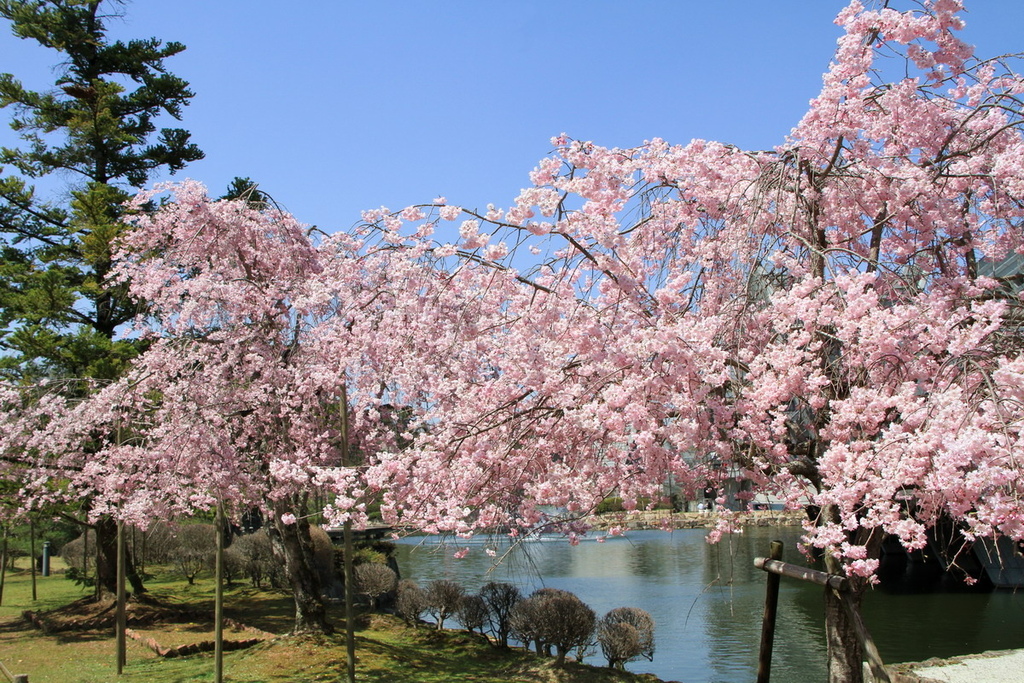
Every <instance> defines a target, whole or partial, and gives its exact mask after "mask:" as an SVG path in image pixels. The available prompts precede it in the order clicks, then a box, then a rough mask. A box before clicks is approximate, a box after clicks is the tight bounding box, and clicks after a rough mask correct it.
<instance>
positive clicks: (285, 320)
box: [0, 0, 1024, 577]
mask: <svg viewBox="0 0 1024 683" xmlns="http://www.w3.org/2000/svg"><path fill="white" fill-rule="evenodd" d="M960 9H961V7H960V3H958V2H955V1H954V0H935V1H934V2H924V3H923V4H922V6H921V7H920V8H918V9H917V10H915V11H908V12H897V11H895V10H892V9H883V10H879V11H869V10H866V9H865V8H863V7H862V6H861V5H860V4H859V3H858V2H856V1H855V2H853V3H851V5H850V6H849V7H848V8H847V9H846V10H844V11H843V12H842V13H841V14H840V16H839V19H838V23H839V24H840V25H842V26H843V27H844V29H845V31H846V34H845V35H844V37H843V38H842V39H840V43H839V48H838V50H837V53H836V57H835V59H834V61H833V63H832V65H831V66H830V69H829V71H828V73H826V74H825V76H824V79H823V87H822V91H821V93H820V95H819V96H818V97H817V98H816V99H815V100H814V101H813V102H812V103H811V105H810V109H809V111H808V112H807V114H806V115H805V116H804V117H803V119H802V120H801V121H800V122H799V123H798V125H797V126H796V127H795V128H794V129H793V130H792V131H791V132H790V134H789V136H788V138H787V139H786V140H785V141H784V142H783V143H782V144H780V145H779V147H778V148H776V149H774V150H770V151H747V150H742V149H738V148H736V147H733V146H730V145H725V144H722V143H717V142H711V141H704V140H694V141H692V142H690V143H689V144H687V145H670V144H668V143H667V142H665V141H663V140H660V139H652V140H650V141H648V142H646V143H645V144H643V145H641V146H639V147H636V148H632V149H617V148H605V147H601V146H599V145H596V144H593V143H591V142H585V141H578V140H573V139H571V138H570V137H568V136H566V135H562V136H559V137H558V138H556V139H555V140H554V143H555V145H556V151H555V153H554V154H553V155H552V156H550V157H549V158H547V159H544V160H542V161H541V162H540V164H539V165H538V166H537V168H536V169H535V170H534V171H533V173H532V174H531V181H532V185H531V186H530V187H528V188H527V189H525V190H522V191H521V192H520V193H519V194H518V196H516V198H515V199H514V200H513V202H512V203H511V204H510V205H509V206H507V207H496V206H493V205H492V206H489V207H488V208H487V210H486V211H485V212H475V211H472V210H469V209H466V208H462V207H459V206H456V205H453V204H449V203H448V202H447V200H446V199H445V198H443V197H439V198H437V199H436V200H435V201H434V202H432V203H429V204H422V205H415V206H410V207H407V208H405V209H402V210H399V211H392V210H389V209H387V208H383V207H382V208H380V209H376V210H373V211H368V212H366V213H364V221H365V224H364V225H362V226H361V227H360V228H359V229H357V230H355V231H353V232H349V233H339V234H337V235H333V236H331V237H328V238H325V239H323V240H322V241H320V242H319V243H317V242H314V241H312V240H311V239H310V238H309V237H308V235H306V233H305V232H304V231H303V229H302V226H300V225H299V224H298V223H297V222H296V221H295V220H294V219H293V218H292V217H290V216H288V215H285V214H281V213H279V212H275V211H268V210H259V209H254V208H251V207H249V206H247V205H246V204H245V203H244V202H227V201H212V200H210V199H209V198H207V197H206V193H205V190H204V189H203V188H202V187H201V186H199V185H197V184H194V183H183V184H179V185H174V186H166V187H162V188H158V189H157V190H156V191H155V192H158V193H159V192H169V193H171V201H169V202H167V203H166V204H165V205H164V206H163V207H162V208H161V209H160V210H158V211H156V212H155V213H152V214H147V213H139V214H138V215H136V216H135V217H134V218H133V219H132V224H133V230H132V231H131V232H130V234H129V235H128V237H127V238H126V240H125V242H124V244H123V245H122V253H121V255H120V267H119V273H120V277H122V278H123V279H124V281H125V282H127V283H129V285H130V287H131V289H132V292H133V293H134V294H135V295H136V296H138V297H139V298H140V299H143V300H145V301H147V302H148V309H147V311H146V315H145V316H144V317H142V318H140V326H141V327H140V329H142V330H143V331H144V332H145V334H147V335H150V337H151V339H152V343H151V346H150V347H149V350H148V351H147V352H146V353H145V354H144V355H143V356H142V357H141V359H140V360H139V362H138V363H137V365H136V367H135V368H134V369H133V371H132V372H131V373H129V374H128V375H127V376H126V377H125V378H123V379H122V380H121V381H119V382H117V383H116V384H113V385H111V386H108V387H103V388H102V389H100V390H98V391H97V392H96V393H95V394H93V395H92V396H90V397H88V399H87V400H80V401H77V402H73V401H70V400H63V399H58V398H56V397H55V396H56V394H52V393H45V392H44V394H42V396H41V397H36V398H34V399H28V398H25V395H24V392H21V391H17V390H15V389H13V388H10V387H4V388H3V393H0V401H2V402H3V403H4V406H5V411H4V416H5V417H4V420H5V426H9V427H10V429H7V430H5V431H6V433H5V434H3V436H0V439H3V441H2V442H0V446H2V449H0V450H3V451H4V452H12V453H13V452H17V453H20V454H21V455H22V458H23V460H22V463H23V465H22V467H21V469H20V470H19V476H20V477H22V480H23V481H25V482H27V483H26V487H25V490H26V491H27V492H31V493H29V494H27V495H29V496H30V497H31V496H44V495H50V494H46V493H44V491H46V490H47V486H45V485H42V482H45V481H52V480H53V479H61V480H62V481H67V482H68V484H67V490H71V491H74V492H76V493H79V494H83V495H84V494H85V493H88V494H89V495H91V496H94V497H95V499H96V501H97V503H96V504H97V506H98V507H103V506H106V508H105V509H109V510H111V511H119V512H118V514H122V515H127V514H130V513H129V512H127V511H129V510H141V509H143V507H144V505H143V503H145V505H148V506H153V505H158V506H161V507H163V508H165V509H167V510H169V511H171V512H173V513H179V512H184V511H186V510H188V509H193V508H197V507H203V506H207V505H209V504H210V503H211V501H213V500H229V501H234V502H236V503H237V505H238V506H239V507H241V506H243V505H249V504H252V503H253V502H257V503H265V504H267V505H268V506H269V507H270V508H271V509H275V510H276V514H278V516H279V517H280V518H281V519H286V520H288V521H292V520H294V519H295V517H294V514H295V511H294V510H292V509H290V508H289V507H288V505H287V504H286V503H288V501H294V500H295V499H296V497H297V496H302V495H304V494H307V493H309V492H311V491H323V492H328V493H329V494H330V496H331V498H332V500H331V502H330V504H329V505H328V507H327V509H326V512H327V514H328V515H329V516H330V518H331V519H332V520H333V521H335V522H343V521H348V520H351V521H354V522H355V523H357V524H361V523H364V522H365V521H366V509H367V505H368V504H369V503H371V502H379V503H380V504H381V510H382V513H383V514H384V516H385V519H387V520H388V521H389V522H393V523H400V524H412V525H416V526H418V527H420V528H423V529H425V530H427V531H432V532H451V533H455V534H459V535H463V536H469V535H471V534H473V533H475V532H476V531H477V530H479V529H482V528H486V529H495V528H509V529H511V530H513V533H519V531H518V530H520V529H523V528H529V527H532V526H535V525H538V524H547V523H551V522H552V513H551V511H552V510H558V511H559V514H558V517H560V519H557V520H556V521H560V522H566V521H567V520H573V519H575V518H579V517H582V516H584V515H585V514H586V513H588V512H589V511H590V510H592V509H593V508H594V506H595V505H596V504H597V503H598V502H599V501H600V500H602V499H603V498H604V497H605V496H608V495H611V494H617V495H620V496H622V497H623V498H624V500H625V501H626V502H627V506H635V505H636V502H637V501H638V500H640V499H650V497H651V496H655V497H656V496H658V495H660V491H661V490H662V487H663V485H664V484H665V482H666V481H668V480H669V479H670V478H671V480H672V481H673V482H674V483H675V484H676V485H678V486H680V487H682V488H683V490H684V491H686V492H688V493H689V494H690V495H691V496H695V495H696V492H698V491H703V490H705V489H706V488H708V487H711V488H713V489H717V490H718V491H719V498H718V501H717V505H718V506H719V508H720V510H719V511H720V513H721V515H720V519H721V524H720V527H719V528H718V529H717V530H716V531H715V535H717V534H718V533H720V532H724V531H729V530H730V529H731V528H732V526H733V525H734V523H735V517H734V516H733V515H732V514H731V513H730V512H729V511H727V510H726V505H727V503H729V500H728V499H727V496H726V491H727V490H728V489H729V488H730V487H731V486H734V485H737V484H736V483H737V482H740V481H742V482H744V486H745V487H749V489H750V492H751V493H753V492H764V493H768V494H771V495H774V496H776V497H777V498H778V499H780V500H782V501H784V503H785V504H786V505H787V506H789V507H791V508H798V507H803V506H805V505H808V504H812V505H814V506H816V507H817V508H819V509H821V510H822V511H823V514H822V516H821V518H820V519H818V520H814V522H813V523H809V524H808V526H807V533H808V542H809V543H810V544H812V545H814V546H818V547H820V548H823V549H825V550H827V551H828V552H829V553H831V554H832V555H834V556H836V557H839V558H841V559H842V560H844V561H845V563H846V568H847V571H848V572H849V573H850V574H852V575H857V576H865V577H869V576H871V575H872V574H873V573H874V572H875V570H876V569H877V557H876V556H874V555H873V551H872V550H871V548H870V547H869V539H870V538H872V535H873V533H874V532H875V531H876V530H877V531H879V532H884V533H886V534H892V535H895V536H896V537H898V538H899V539H900V540H901V541H902V542H903V543H904V545H906V546H907V547H908V548H919V547H922V545H923V544H924V543H925V539H926V532H927V529H928V528H929V527H931V526H932V525H934V524H936V523H937V522H938V521H939V520H941V519H951V520H953V521H954V522H955V523H956V524H958V525H959V528H960V529H962V531H963V533H964V534H965V535H966V536H968V537H972V538H973V537H975V536H989V535H996V534H1003V535H1007V536H1009V537H1011V538H1013V539H1015V540H1024V505H1022V501H1021V498H1020V496H1021V491H1022V486H1024V481H1022V470H1021V467H1020V463H1019V462H1018V457H1019V456H1018V455H1017V453H1019V452H1020V447H1021V443H1020V440H1021V424H1022V420H1024V401H1022V399H1024V396H1021V393H1022V391H1024V390H1022V389H1021V386H1022V378H1024V359H1022V355H1021V350H1022V348H1021V335H1020V331H1019V328H1020V325H1021V320H1022V318H1021V308H1020V305H1019V304H1020V301H1019V295H1018V293H1017V291H1016V290H1014V289H1013V288H1012V287H1010V286H1009V285H1010V284H1012V283H1008V282H1003V281H1001V280H999V279H998V278H997V277H995V276H996V275H997V270H996V268H995V266H997V265H999V264H1000V263H1001V262H1002V261H1003V260H1004V259H1006V258H1007V257H1017V256H1020V255H1024V233H1022V229H1021V225H1022V221H1024V136H1022V134H1021V124H1022V119H1021V113H1020V107H1019V105H1017V104H1015V103H1017V102H1018V98H1019V95H1020V94H1021V91H1022V89H1024V81H1022V79H1021V78H1020V77H1019V76H1017V75H1016V74H1014V73H1013V72H1011V71H1008V70H1006V69H1005V68H1004V67H1003V66H1001V63H997V62H993V61H986V62H982V61H979V60H977V59H975V58H974V57H973V55H972V52H971V50H970V49H969V48H968V47H967V46H965V45H964V44H963V43H962V42H961V41H959V39H957V38H956V36H955V31H956V30H957V29H959V27H960V25H961V20H960V18H959V15H958V12H959V11H960ZM881 50H886V51H887V52H889V53H891V52H892V51H894V50H895V51H897V52H901V53H902V54H904V55H905V56H906V59H907V60H908V62H907V63H908V65H909V66H908V70H907V74H908V75H906V76H905V77H903V78H901V79H900V80H896V81H894V82H889V83H880V82H876V77H875V75H874V74H875V70H874V69H875V62H876V57H877V55H878V54H879V51H881ZM153 196H154V195H153V194H152V193H149V194H146V195H144V196H142V197H140V199H139V204H138V205H139V206H140V207H141V206H142V203H143V202H144V201H146V200H148V199H150V198H152V197H153ZM510 245H511V246H510ZM343 414H344V415H346V416H347V424H348V430H347V432H346V431H345V430H344V429H343V420H342V415H343ZM49 490H50V491H51V492H52V490H53V487H49ZM266 501H269V503H266ZM285 515H287V517H285ZM561 528H563V529H565V530H566V533H567V534H569V535H570V537H578V536H574V535H578V533H579V532H580V529H579V528H578V527H577V526H574V525H572V524H569V525H565V524H563V525H562V527H561ZM459 552H460V553H462V552H463V551H459Z"/></svg>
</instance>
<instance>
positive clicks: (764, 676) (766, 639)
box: [757, 541, 782, 683]
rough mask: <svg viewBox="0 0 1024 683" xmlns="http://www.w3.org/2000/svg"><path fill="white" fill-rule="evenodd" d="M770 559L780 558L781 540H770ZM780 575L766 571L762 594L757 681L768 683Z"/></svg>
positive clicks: (773, 643) (770, 671)
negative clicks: (762, 616) (762, 607)
mask: <svg viewBox="0 0 1024 683" xmlns="http://www.w3.org/2000/svg"><path fill="white" fill-rule="evenodd" d="M769 556H770V559H772V560H781V559H782V541H772V543H771V550H770V551H769ZM781 580H782V577H781V576H780V575H778V574H776V573H774V572H769V573H768V585H767V587H766V588H765V595H764V618H763V620H762V621H761V654H760V656H759V657H758V660H757V683H768V682H769V681H770V680H771V676H772V649H773V648H774V646H775V616H776V614H777V612H778V607H779V582H780V581H781Z"/></svg>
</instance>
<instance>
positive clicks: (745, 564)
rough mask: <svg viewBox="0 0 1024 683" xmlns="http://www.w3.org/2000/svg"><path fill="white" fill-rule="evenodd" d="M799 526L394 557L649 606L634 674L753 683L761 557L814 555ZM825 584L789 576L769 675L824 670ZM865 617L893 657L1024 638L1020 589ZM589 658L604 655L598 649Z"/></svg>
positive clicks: (882, 605)
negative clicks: (645, 653) (644, 655)
mask: <svg viewBox="0 0 1024 683" xmlns="http://www.w3.org/2000/svg"><path fill="white" fill-rule="evenodd" d="M799 534H800V530H799V528H796V527H792V528H788V527H782V528H765V527H750V528H747V529H746V530H745V532H744V533H743V534H739V535H734V536H731V537H725V538H723V540H722V542H721V543H720V544H718V545H709V544H708V543H707V542H706V541H705V538H704V537H705V532H704V531H703V530H699V529H693V530H680V531H673V532H666V531H633V532H630V533H629V534H628V535H627V536H625V537H615V538H608V539H607V540H606V541H605V542H597V541H596V540H594V539H587V540H583V541H581V542H580V544H579V545H577V546H571V545H569V543H568V542H567V541H565V540H561V539H557V540H544V541H536V542H529V543H523V544H520V545H518V546H516V547H515V548H512V549H510V548H509V546H508V545H507V543H506V544H504V545H503V544H502V543H501V542H500V541H495V542H493V543H488V542H486V541H474V542H473V543H471V544H470V545H469V547H470V551H469V553H468V554H467V555H466V556H465V557H463V558H462V559H456V558H455V557H453V554H454V552H455V551H456V549H458V548H459V547H462V546H459V545H457V544H456V543H455V542H454V541H450V542H449V543H448V544H447V545H445V544H441V543H439V542H438V541H437V539H433V538H428V539H416V538H409V539H403V540H402V541H400V542H399V545H398V563H399V567H400V568H401V571H402V576H403V578H411V579H414V580H416V581H417V582H418V583H420V584H421V585H423V584H425V583H426V582H428V581H430V580H433V579H438V578H447V579H453V580H456V581H459V582H460V583H461V584H462V585H463V586H464V587H465V588H466V589H467V591H470V592H475V591H476V590H477V589H478V588H479V587H480V586H481V585H483V584H484V583H486V582H488V581H508V582H511V583H514V584H516V585H517V586H519V588H520V590H521V591H522V592H523V593H524V594H528V593H530V592H532V591H533V590H534V589H536V588H539V587H542V586H550V587H553V588H561V589H563V590H568V591H572V592H573V593H575V594H576V595H578V596H579V597H580V598H581V599H582V600H583V601H584V602H586V603H587V604H588V605H590V607H591V608H592V609H593V610H594V611H595V612H596V613H597V614H598V616H600V615H603V614H604V613H606V612H607V611H608V610H610V609H613V608H615V607H639V608H642V609H645V610H647V611H648V612H650V613H651V616H653V617H654V620H655V623H656V624H657V626H656V631H655V638H656V651H655V655H654V661H653V662H648V661H646V660H644V661H640V662H633V663H630V664H629V665H628V668H629V669H630V670H631V671H634V672H638V673H639V672H645V673H653V674H655V675H657V676H658V677H660V678H662V679H664V680H679V681H685V683H704V682H708V683H711V682H714V683H749V681H753V680H754V679H755V678H756V676H757V657H758V648H759V645H760V638H761V615H762V611H763V608H764V594H765V578H766V575H765V573H764V572H762V571H760V570H757V569H755V568H754V566H753V561H754V557H756V556H759V555H760V556H764V555H767V554H768V546H769V543H770V542H771V541H772V540H776V539H777V540H781V541H783V542H784V543H785V553H784V556H783V559H784V560H785V561H787V562H793V563H798V564H807V562H806V560H805V558H804V557H803V556H802V555H801V554H800V553H799V551H798V550H797V541H798V538H799ZM487 548H490V549H492V550H494V551H495V552H496V555H495V556H494V557H491V556H490V555H489V554H488V553H487V552H486V549H487ZM496 562H497V564H495V563H496ZM904 588H905V587H904ZM821 592H822V589H821V588H820V587H817V586H814V585H811V584H807V583H803V582H799V581H794V580H790V579H783V580H782V582H781V587H780V595H779V612H778V621H777V625H776V640H775V651H774V657H773V661H772V678H773V680H779V681H790V682H793V683H800V682H802V681H807V682H808V683H812V682H813V683H817V682H818V681H823V680H825V679H826V673H825V645H824V636H823V625H822V624H823V622H822V616H821V612H822V593H821ZM864 618H865V621H866V622H867V624H868V627H869V629H870V630H871V633H872V636H873V637H874V639H875V641H876V643H877V645H878V647H879V650H880V652H881V656H882V658H883V660H884V661H886V662H887V663H891V662H900V661H917V660H921V659H927V658H928V657H949V656H953V655H960V654H969V653H972V652H981V651H984V650H995V649H1006V648H1017V647H1024V628H1021V624H1022V623H1024V598H1022V596H1021V594H1020V592H1018V591H1005V590H1004V591H995V592H979V591H956V592H942V593H935V592H929V593H923V592H920V591H914V590H899V591H895V592H893V591H883V590H881V589H876V590H874V591H872V592H871V593H870V594H869V595H868V596H867V597H866V599H865V605H864ZM587 661H588V662H589V663H592V664H598V665H603V664H604V660H603V658H602V657H601V656H600V652H598V653H596V654H595V655H594V656H592V657H590V658H588V660H587Z"/></svg>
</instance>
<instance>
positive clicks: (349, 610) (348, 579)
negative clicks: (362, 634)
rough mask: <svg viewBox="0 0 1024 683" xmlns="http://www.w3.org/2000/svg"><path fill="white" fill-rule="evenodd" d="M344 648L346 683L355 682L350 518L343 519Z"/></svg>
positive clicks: (353, 576) (353, 575)
mask: <svg viewBox="0 0 1024 683" xmlns="http://www.w3.org/2000/svg"><path fill="white" fill-rule="evenodd" d="M344 529H345V650H346V653H347V655H348V656H347V664H348V666H347V669H348V683H356V634H355V629H356V616H355V615H356V610H355V605H354V604H353V603H354V602H355V595H356V592H355V588H354V586H353V585H352V584H353V583H355V572H353V571H352V565H353V561H354V560H355V558H354V557H353V555H355V551H354V550H353V549H352V520H349V519H346V520H345V527H344Z"/></svg>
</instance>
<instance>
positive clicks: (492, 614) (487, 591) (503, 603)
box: [480, 581, 523, 647]
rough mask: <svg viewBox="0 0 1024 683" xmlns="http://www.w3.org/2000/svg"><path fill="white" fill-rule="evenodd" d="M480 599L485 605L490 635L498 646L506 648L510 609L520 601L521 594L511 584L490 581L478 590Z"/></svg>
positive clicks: (510, 615) (509, 629)
mask: <svg viewBox="0 0 1024 683" xmlns="http://www.w3.org/2000/svg"><path fill="white" fill-rule="evenodd" d="M480 597H481V598H483V600H484V602H485V603H486V604H487V622H488V624H489V626H490V631H491V634H492V635H493V636H494V638H495V640H496V641H497V643H498V645H500V646H501V647H508V636H509V633H510V631H511V628H510V625H509V620H510V619H511V617H512V609H513V608H514V607H515V606H516V603H518V602H519V601H520V600H522V597H523V596H522V594H521V593H520V592H519V589H518V588H516V587H515V586H513V585H512V584H511V583H503V582H498V581H491V582H490V583H487V584H484V587H483V588H481V589H480Z"/></svg>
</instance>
